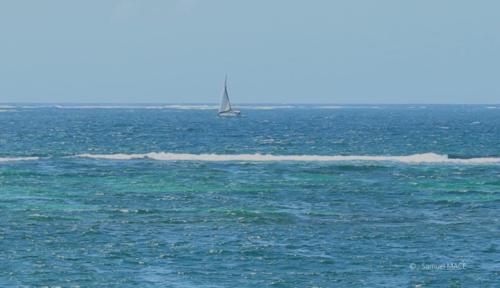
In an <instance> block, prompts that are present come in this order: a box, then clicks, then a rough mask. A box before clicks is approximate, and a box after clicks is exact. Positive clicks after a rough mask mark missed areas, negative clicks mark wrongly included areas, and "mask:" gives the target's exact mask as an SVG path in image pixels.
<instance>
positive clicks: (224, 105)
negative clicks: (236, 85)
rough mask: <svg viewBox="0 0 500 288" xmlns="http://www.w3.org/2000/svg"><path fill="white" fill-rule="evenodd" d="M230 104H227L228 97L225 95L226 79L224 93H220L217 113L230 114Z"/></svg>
mask: <svg viewBox="0 0 500 288" xmlns="http://www.w3.org/2000/svg"><path fill="white" fill-rule="evenodd" d="M230 111H231V102H229V95H228V94H227V77H226V80H224V92H223V93H222V100H221V102H220V107H219V113H224V112H230Z"/></svg>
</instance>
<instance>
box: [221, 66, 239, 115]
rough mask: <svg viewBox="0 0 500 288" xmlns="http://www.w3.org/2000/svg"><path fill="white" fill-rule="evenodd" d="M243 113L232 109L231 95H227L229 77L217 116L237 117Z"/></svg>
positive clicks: (225, 83) (225, 82)
mask: <svg viewBox="0 0 500 288" xmlns="http://www.w3.org/2000/svg"><path fill="white" fill-rule="evenodd" d="M240 115H241V113H240V111H238V110H234V109H233V108H232V107H231V102H230V101H229V95H228V93H227V75H226V79H225V80H224V92H222V100H221V102H220V107H219V113H217V116H219V117H237V116H240Z"/></svg>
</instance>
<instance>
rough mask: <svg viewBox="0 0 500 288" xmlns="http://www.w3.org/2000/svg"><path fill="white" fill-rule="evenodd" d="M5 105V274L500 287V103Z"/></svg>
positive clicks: (0, 160)
mask: <svg viewBox="0 0 500 288" xmlns="http://www.w3.org/2000/svg"><path fill="white" fill-rule="evenodd" d="M215 108H216V107H215V106H214V105H208V104H200V105H69V104H60V105H35V104H33V105H28V104H22V105H21V104H20V105H15V104H4V105H0V260H1V261H0V287H500V286H499V285H500V284H499V283H500V220H499V217H500V105H496V106H495V105H474V106H472V105H471V106H458V105H456V106H445V105H425V106H423V105H344V106H324V105H323V106H321V105H245V106H241V107H240V109H241V111H242V113H243V117H240V118H231V119H221V118H217V117H216V115H215V114H216V110H215Z"/></svg>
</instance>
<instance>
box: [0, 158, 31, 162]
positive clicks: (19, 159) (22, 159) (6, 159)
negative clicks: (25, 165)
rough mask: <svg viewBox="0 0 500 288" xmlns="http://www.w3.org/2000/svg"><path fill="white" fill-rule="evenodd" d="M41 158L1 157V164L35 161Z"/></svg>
mask: <svg viewBox="0 0 500 288" xmlns="http://www.w3.org/2000/svg"><path fill="white" fill-rule="evenodd" d="M38 159H40V158H39V157H0V162H14V161H33V160H38Z"/></svg>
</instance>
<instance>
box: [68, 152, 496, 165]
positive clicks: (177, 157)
mask: <svg viewBox="0 0 500 288" xmlns="http://www.w3.org/2000/svg"><path fill="white" fill-rule="evenodd" d="M77 157H81V158H92V159H106V160H133V159H151V160H160V161H209V162H224V161H248V162H280V161H296V162H338V161H354V162H357V161H369V162H400V163H409V164H420V163H435V164H500V157H481V158H470V159H459V158H449V157H448V156H447V155H440V154H435V153H424V154H414V155H408V156H344V155H334V156H322V155H271V154H234V155H233V154H188V153H165V152H158V153H157V152H153V153H146V154H80V155H77Z"/></svg>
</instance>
